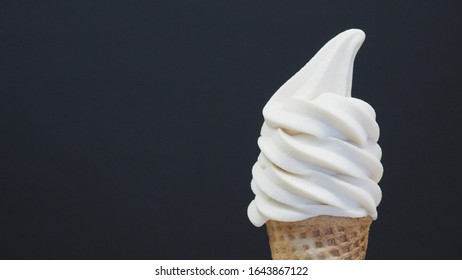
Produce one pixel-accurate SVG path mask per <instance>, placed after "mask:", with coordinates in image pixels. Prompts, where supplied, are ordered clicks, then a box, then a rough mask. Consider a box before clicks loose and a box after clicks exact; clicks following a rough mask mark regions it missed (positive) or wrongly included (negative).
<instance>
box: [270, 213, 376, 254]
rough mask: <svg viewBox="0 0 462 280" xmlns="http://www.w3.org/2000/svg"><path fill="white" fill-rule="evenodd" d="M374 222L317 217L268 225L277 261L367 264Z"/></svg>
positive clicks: (366, 219)
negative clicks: (355, 262) (353, 262)
mask: <svg viewBox="0 0 462 280" xmlns="http://www.w3.org/2000/svg"><path fill="white" fill-rule="evenodd" d="M371 222H372V218H370V217H364V218H348V217H333V216H317V217H313V218H309V219H306V220H303V221H299V222H278V221H272V220H270V221H268V222H267V223H266V228H267V231H268V236H269V242H270V247H271V255H272V257H273V260H316V259H317V260H319V259H340V260H363V259H365V257H366V250H367V242H368V237H369V227H370V225H371Z"/></svg>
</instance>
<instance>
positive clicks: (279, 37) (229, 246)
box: [0, 0, 462, 259]
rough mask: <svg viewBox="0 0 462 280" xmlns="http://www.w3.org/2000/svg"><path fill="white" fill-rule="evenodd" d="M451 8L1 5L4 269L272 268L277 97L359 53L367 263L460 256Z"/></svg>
mask: <svg viewBox="0 0 462 280" xmlns="http://www.w3.org/2000/svg"><path fill="white" fill-rule="evenodd" d="M461 6H462V5H461V4H460V2H458V1H438V2H436V1H373V2H371V1H340V0H339V1H212V0H210V1H148V0H145V1H86V2H84V1H54V2H52V1H29V2H24V1H2V2H0V34H1V38H0V39H1V40H0V71H1V73H0V74H1V75H0V89H1V100H0V109H1V110H0V124H1V133H0V141H1V146H0V147H1V154H0V156H1V161H0V164H1V166H0V167H1V169H0V171H1V173H0V174H1V177H0V180H1V181H0V211H1V212H0V258H3V259H269V258H270V252H269V248H268V244H267V235H266V231H265V228H264V227H262V228H255V227H254V226H252V225H251V223H250V222H249V221H248V219H247V215H246V209H247V205H248V203H249V202H250V201H251V199H252V198H253V194H252V192H251V191H250V186H249V183H250V180H251V174H250V170H251V166H252V165H253V163H254V162H255V160H256V157H257V155H258V153H259V149H258V147H257V144H256V141H257V138H258V136H259V130H260V127H261V124H262V122H263V118H262V115H261V109H262V108H263V106H264V104H265V103H266V101H267V100H268V99H269V97H270V96H271V95H272V94H273V93H274V92H275V91H276V90H277V89H278V88H279V86H281V85H282V84H283V83H284V82H285V81H286V80H287V79H288V78H289V77H291V76H292V75H293V74H294V73H295V72H296V71H298V70H299V69H300V68H301V67H302V66H303V65H304V64H305V63H306V62H307V61H308V60H309V59H310V58H311V57H312V56H313V55H314V54H315V52H316V51H317V50H318V49H319V48H320V47H321V46H322V45H324V44H325V43H326V42H327V41H328V40H329V39H331V38H332V37H334V36H335V35H337V34H338V33H340V32H342V31H344V30H346V29H349V28H361V29H363V30H364V31H365V32H366V35H367V38H366V41H365V43H364V45H363V47H362V48H361V49H360V51H359V53H358V55H357V58H356V63H355V72H354V82H353V96H355V97H358V98H361V99H364V100H366V101H367V102H369V103H370V104H371V105H372V106H373V107H374V108H375V109H376V112H377V120H378V123H379V124H380V127H381V138H380V142H379V143H380V145H381V147H382V149H383V159H382V162H383V165H384V168H385V173H384V177H383V179H382V181H381V182H380V186H381V187H382V191H383V200H382V203H381V204H380V206H379V208H378V211H379V218H378V220H377V221H376V222H374V223H373V225H372V228H371V233H370V241H369V250H368V258H370V259H461V258H462V255H461V252H462V245H461V244H462V243H461V242H460V241H459V240H460V236H461V235H462V229H461V226H460V214H461V210H460V209H461V208H460V207H461V195H462V192H461V190H460V189H461V182H460V174H461V167H462V165H461V163H460V161H461V159H460V155H461V153H460V138H459V135H460V134H461V132H462V131H461V122H460V121H461V117H460V112H459V111H458V109H459V108H460V96H461V88H462V77H461V73H462V70H461V69H462V68H461V67H462V52H461V50H462V40H461V35H460V34H461V31H462V17H461V13H460V11H461Z"/></svg>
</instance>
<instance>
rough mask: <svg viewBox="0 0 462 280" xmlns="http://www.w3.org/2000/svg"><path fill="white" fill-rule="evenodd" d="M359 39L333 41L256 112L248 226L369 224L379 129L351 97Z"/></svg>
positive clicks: (370, 112) (359, 35)
mask: <svg viewBox="0 0 462 280" xmlns="http://www.w3.org/2000/svg"><path fill="white" fill-rule="evenodd" d="M364 38H365V35H364V32H362V31H361V30H358V29H350V30H347V31H345V32H343V33H341V34H339V35H337V36H336V37H335V38H333V39H332V40H330V41H329V42H328V43H327V44H326V45H325V46H324V47H323V48H322V49H321V50H320V51H319V52H318V53H317V54H316V55H315V56H314V57H313V58H312V59H311V60H310V61H309V62H308V63H307V64H306V65H305V66H304V67H303V68H302V69H301V70H300V71H299V72H297V73H296V74H295V75H294V76H293V77H292V78H291V79H290V80H289V81H287V82H286V83H285V84H284V85H283V86H282V87H281V88H280V89H279V90H278V91H277V92H276V93H275V94H274V95H273V97H271V99H270V100H269V101H268V103H267V104H266V106H265V108H264V109H263V116H264V118H265V122H264V123H263V126H262V130H261V136H260V138H259V139H258V146H259V147H260V149H261V153H260V155H259V157H258V160H257V162H256V163H255V165H254V166H253V168H252V175H253V179H252V182H251V188H252V191H253V192H254V194H255V199H254V200H253V201H252V202H251V203H250V205H249V207H248V210H247V213H248V216H249V219H250V221H251V222H252V223H253V224H254V225H255V226H262V225H263V224H264V223H265V222H266V221H268V220H277V221H286V222H289V221H299V220H303V219H306V218H310V217H314V216H319V215H330V216H346V217H364V216H371V217H372V218H373V219H376V218H377V211H376V207H377V205H378V204H379V203H380V200H381V198H382V193H381V190H380V187H379V186H378V184H377V183H378V182H379V180H380V178H381V177H382V173H383V167H382V164H381V163H380V158H381V155H382V152H381V149H380V147H379V145H378V144H377V141H378V138H379V127H378V125H377V123H376V121H375V117H376V116H375V111H374V109H373V108H372V107H371V106H370V105H369V104H368V103H366V102H364V101H362V100H359V99H356V98H352V97H351V82H352V76H353V75H352V73H353V63H354V58H355V56H356V53H357V51H358V49H359V47H360V46H361V44H362V42H363V41H364Z"/></svg>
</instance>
